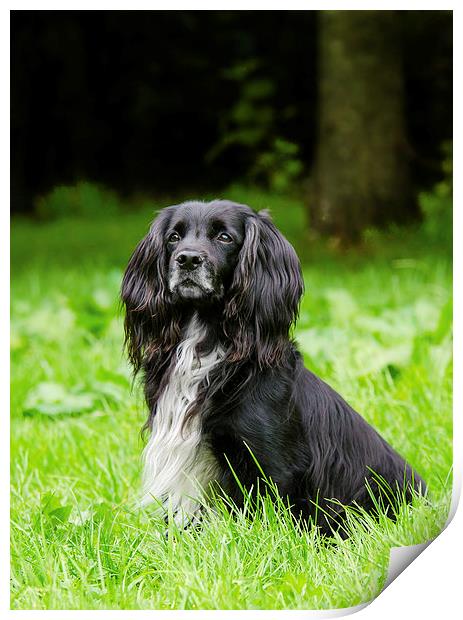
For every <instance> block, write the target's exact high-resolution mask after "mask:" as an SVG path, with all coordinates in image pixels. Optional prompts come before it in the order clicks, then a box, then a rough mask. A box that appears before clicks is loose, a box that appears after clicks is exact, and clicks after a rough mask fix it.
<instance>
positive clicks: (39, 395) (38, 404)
mask: <svg viewBox="0 0 463 620" xmlns="http://www.w3.org/2000/svg"><path fill="white" fill-rule="evenodd" d="M95 401H96V398H95V395H94V394H92V393H90V392H73V391H68V390H66V389H65V388H64V386H62V385H61V384H59V383H51V382H43V383H39V384H38V385H37V386H36V387H35V388H34V389H32V390H31V391H30V392H29V394H28V396H27V398H26V402H25V403H24V410H23V413H24V414H25V415H33V414H34V413H40V414H42V415H47V416H55V415H71V414H75V413H82V412H84V411H89V410H90V409H92V408H93V407H94V405H95Z"/></svg>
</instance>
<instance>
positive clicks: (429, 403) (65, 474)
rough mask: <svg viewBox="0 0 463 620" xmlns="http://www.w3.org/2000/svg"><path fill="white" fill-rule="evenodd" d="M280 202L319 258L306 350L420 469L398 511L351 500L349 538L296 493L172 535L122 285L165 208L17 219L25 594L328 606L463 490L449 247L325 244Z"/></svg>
mask: <svg viewBox="0 0 463 620" xmlns="http://www.w3.org/2000/svg"><path fill="white" fill-rule="evenodd" d="M227 195H228V196H230V197H235V198H237V199H238V200H243V201H249V203H250V204H251V205H252V206H255V207H259V208H260V207H264V206H270V208H271V211H272V212H273V214H274V219H275V221H276V223H277V224H278V226H279V227H280V228H281V230H282V231H283V232H284V233H285V234H286V235H287V236H288V238H290V240H291V241H292V242H293V243H294V245H295V247H296V249H297V251H298V252H299V254H300V256H301V257H302V258H303V261H304V277H305V282H306V293H305V296H304V299H303V302H302V306H301V315H300V320H299V322H298V325H297V328H296V330H295V336H296V339H297V340H298V342H299V345H300V348H301V350H302V351H303V353H304V357H305V361H306V364H307V365H308V366H309V367H310V368H311V369H312V370H313V371H314V372H316V373H317V374H319V375H321V376H322V378H323V379H325V380H326V381H327V382H328V383H330V384H331V385H332V386H333V387H334V388H335V389H337V390H338V391H340V392H341V393H342V394H343V396H344V397H345V398H346V400H348V401H349V402H350V403H351V404H352V405H353V406H354V408H356V409H357V410H358V411H359V412H360V413H361V414H362V415H363V416H364V417H365V418H366V419H367V420H368V421H369V422H370V423H372V424H373V425H374V426H375V427H376V428H377V429H378V430H379V431H380V432H381V434H382V435H383V436H384V437H385V438H386V439H387V440H388V441H389V442H390V443H391V444H392V445H393V446H394V447H395V448H396V449H397V450H398V451H399V452H400V453H401V454H403V455H404V456H405V457H406V459H407V460H408V461H409V462H410V463H411V464H412V465H413V466H414V467H416V469H417V470H418V471H419V472H420V473H421V474H422V476H423V477H424V478H425V480H426V481H427V483H428V485H429V489H430V496H429V498H428V499H427V500H424V499H417V500H416V501H415V503H414V505H413V506H412V507H403V508H402V509H401V511H400V513H399V514H398V518H397V522H395V523H393V522H391V521H389V520H387V519H381V521H380V522H379V523H376V522H373V521H371V519H368V518H367V517H366V516H365V515H360V516H359V517H358V518H354V517H352V519H351V520H350V522H349V529H350V531H351V536H350V537H349V538H348V539H347V540H341V539H337V540H336V539H335V540H334V541H333V540H331V541H327V540H323V539H320V538H319V537H318V536H317V535H316V533H315V532H314V531H308V532H301V531H298V530H297V529H295V527H294V526H293V524H292V523H291V521H290V520H288V518H287V514H286V511H285V510H284V507H282V506H280V507H276V508H274V507H273V506H272V505H271V504H270V503H269V502H268V501H267V499H266V498H262V502H261V505H260V507H259V514H258V516H257V517H254V518H252V517H251V516H250V515H247V514H241V515H238V516H235V517H234V518H232V517H231V516H230V515H229V514H228V513H227V511H226V510H224V509H223V507H222V506H221V505H218V506H217V510H215V511H214V512H211V513H210V514H208V515H207V516H206V518H205V521H204V523H203V526H202V528H201V529H200V530H193V529H191V530H188V531H185V532H177V531H175V530H174V529H171V531H170V534H169V536H168V537H166V536H165V535H164V529H165V528H164V525H163V524H162V523H161V522H159V521H157V520H155V519H153V518H151V517H150V515H149V513H148V512H143V511H138V510H137V509H136V508H135V507H134V500H135V499H136V496H137V490H138V485H139V476H140V458H139V456H140V452H141V449H142V441H141V439H140V435H139V430H140V428H141V426H142V424H143V422H144V419H145V411H144V404H143V399H142V396H141V392H140V389H139V387H138V386H137V385H135V386H134V387H133V389H132V388H131V375H130V369H129V368H128V366H127V363H126V361H125V359H124V356H123V352H122V321H121V316H120V312H119V309H118V299H117V296H118V288H119V285H120V280H121V276H122V272H123V269H124V266H125V263H126V261H127V259H128V257H129V255H130V252H131V251H132V249H133V248H134V246H135V244H136V242H137V241H138V240H139V239H140V238H141V236H142V235H143V234H144V233H145V231H146V230H147V226H148V222H149V220H150V219H151V217H152V210H148V209H147V208H146V206H145V207H140V208H139V209H138V210H136V211H133V212H130V213H120V214H113V215H111V216H110V217H108V216H107V217H104V218H103V217H99V218H95V219H90V218H78V217H76V218H74V219H58V220H56V221H51V222H36V221H32V220H26V219H13V222H12V337H11V345H12V390H11V404H12V425H11V484H12V487H11V488H12V491H11V492H12V495H11V517H12V529H11V544H12V546H11V554H12V555H11V557H12V568H11V606H12V608H14V609H32V608H33V609H150V608H163V609H201V608H202V609H252V608H255V609H284V608H286V609H323V608H335V607H346V606H351V605H356V604H359V603H360V602H363V601H367V600H369V599H371V598H372V597H374V596H375V594H376V593H377V592H378V591H379V590H380V589H381V586H382V583H383V581H384V578H385V575H386V572H387V563H388V557H389V549H390V547H391V546H397V545H408V544H415V543H419V542H422V541H424V540H426V539H429V538H430V537H434V536H436V535H437V534H438V533H439V531H440V530H441V528H442V525H443V523H444V522H445V519H446V516H447V512H448V507H449V501H450V492H451V465H452V418H451V406H452V391H451V390H452V359H451V355H452V348H451V321H452V305H451V263H450V257H449V253H448V251H446V250H445V248H439V247H438V246H433V245H432V244H430V243H427V242H426V241H425V239H424V237H423V235H422V233H420V232H419V231H411V230H406V231H400V230H398V231H395V233H390V234H388V235H385V234H384V235H377V234H374V233H370V234H369V235H368V236H367V239H366V241H365V243H364V244H363V245H362V247H361V248H357V249H356V250H351V251H349V252H341V251H340V250H338V249H336V248H332V249H327V248H326V247H324V246H322V245H321V244H320V243H316V242H314V241H312V240H311V239H310V237H309V236H308V235H307V234H306V233H305V232H304V230H305V226H304V213H303V210H302V207H301V205H300V204H299V202H298V201H297V200H294V201H286V200H284V199H280V198H275V197H270V196H266V195H263V194H259V193H256V192H254V191H251V190H247V191H245V190H243V189H240V188H232V189H231V190H230V193H228V194H227Z"/></svg>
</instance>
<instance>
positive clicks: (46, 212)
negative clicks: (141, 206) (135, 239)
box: [35, 181, 121, 219]
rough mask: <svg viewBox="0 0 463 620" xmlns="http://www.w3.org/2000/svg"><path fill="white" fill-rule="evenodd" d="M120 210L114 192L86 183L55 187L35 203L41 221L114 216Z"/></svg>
mask: <svg viewBox="0 0 463 620" xmlns="http://www.w3.org/2000/svg"><path fill="white" fill-rule="evenodd" d="M120 210H121V201H120V199H119V198H118V196H117V194H116V193H115V192H113V191H110V190H108V189H106V188H104V187H101V186H99V185H95V184H94V183H88V182H87V181H82V182H80V183H77V184H76V185H60V186H58V187H55V188H54V189H53V190H52V191H51V192H49V193H48V194H45V195H44V196H40V197H39V198H37V200H36V203H35V212H36V214H37V215H38V216H39V217H41V218H43V219H55V218H57V217H63V216H68V217H69V216H76V215H79V216H80V215H82V216H86V217H95V216H98V215H115V214H116V213H118V212H119V211H120Z"/></svg>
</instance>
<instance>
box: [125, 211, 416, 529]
mask: <svg viewBox="0 0 463 620" xmlns="http://www.w3.org/2000/svg"><path fill="white" fill-rule="evenodd" d="M303 291H304V282H303V278H302V273H301V266H300V262H299V259H298V257H297V255H296V252H295V251H294V249H293V247H292V246H291V245H290V243H289V242H288V241H287V240H286V239H285V238H284V237H283V235H282V234H281V233H280V232H279V231H278V229H277V228H276V227H275V226H274V224H273V223H272V221H271V219H270V217H269V215H268V214H267V213H266V212H262V211H260V212H258V213H256V212H254V211H253V210H252V209H251V208H250V207H248V206H247V205H243V204H238V203H234V202H230V201H227V200H214V201H212V202H199V201H188V202H183V203H181V204H178V205H173V206H169V207H167V208H165V209H163V210H162V211H161V212H160V214H159V215H158V217H157V218H156V219H155V221H154V222H153V224H152V225H151V228H150V230H149V232H148V234H147V235H146V236H145V237H144V239H142V241H141V242H140V243H139V244H138V246H137V247H136V249H135V251H134V253H133V254H132V256H131V258H130V260H129V263H128V266H127V268H126V271H125V274H124V277H123V281H122V287H121V299H122V303H123V306H124V307H125V344H126V348H127V352H128V357H129V359H130V361H131V363H132V365H133V368H134V372H135V374H137V373H138V372H141V373H142V377H143V383H144V391H145V397H146V403H147V406H148V410H149V416H148V419H147V422H146V424H145V427H144V430H145V431H148V432H149V439H148V442H147V444H146V447H145V450H144V454H143V459H144V472H143V492H142V498H141V503H142V505H147V504H149V503H150V502H155V503H156V504H157V506H158V507H161V509H162V510H165V511H166V513H168V514H170V515H171V516H173V518H174V519H175V520H176V522H177V523H179V524H186V523H189V522H190V521H191V520H194V519H195V518H197V517H198V514H199V513H200V510H201V506H202V505H203V502H204V501H205V498H206V497H207V490H208V489H211V488H214V487H215V488H217V489H220V490H221V492H223V493H225V494H226V496H227V497H228V498H229V500H231V501H232V505H235V506H236V507H238V508H240V507H242V506H243V503H244V501H245V496H246V493H247V492H249V493H250V494H251V495H250V496H252V493H253V490H254V491H255V489H257V488H260V489H262V487H263V485H264V486H267V487H268V486H269V481H271V486H272V487H273V488H274V489H275V488H276V489H277V491H278V494H279V496H280V497H282V498H285V501H286V502H287V505H288V506H290V509H291V513H292V515H294V517H295V519H296V520H297V521H298V522H303V523H314V524H315V525H316V526H317V527H319V528H320V531H321V533H324V534H330V533H332V532H333V531H334V530H335V529H337V530H338V531H339V528H340V527H342V523H343V521H344V519H345V516H346V506H353V507H355V506H358V507H361V508H365V509H366V510H368V511H369V512H375V510H376V511H377V510H378V507H379V506H381V507H383V508H384V509H385V510H386V511H388V510H389V514H390V515H391V516H392V515H393V513H394V505H396V503H397V502H399V501H401V500H400V498H402V500H403V498H405V500H406V501H407V502H409V501H411V499H412V497H413V495H414V494H415V493H416V492H417V493H422V494H424V493H425V491H426V486H425V483H424V481H423V480H422V479H421V478H420V476H419V475H418V474H417V473H416V472H415V471H414V470H413V469H412V468H411V467H410V465H408V464H407V463H406V462H405V461H404V459H403V458H402V457H401V456H400V455H399V454H398V453H397V452H395V451H394V449H393V448H392V447H391V446H390V445H389V444H388V443H387V442H386V441H385V440H384V439H383V438H382V437H381V436H380V435H379V434H378V433H377V432H376V431H375V430H374V429H373V428H372V427H371V426H370V425H369V424H368V423H367V422H366V421H365V420H364V419H363V418H362V417H361V416H360V415H359V414H358V413H357V412H356V411H354V410H353V409H352V407H350V406H349V405H348V404H347V403H346V402H345V400H343V398H342V397H341V396H340V395H339V394H337V393H336V392H335V391H334V390H333V389H332V388H331V387H329V386H328V385H327V384H326V383H324V382H323V381H322V380H321V379H320V378H318V377H317V376H316V375H315V374H313V373H312V372H310V371H309V370H307V369H306V368H305V367H304V364H303V360H302V357H301V354H300V353H299V351H298V349H297V346H296V344H295V342H294V341H293V340H292V339H291V337H290V329H291V327H292V326H293V324H294V323H295V321H296V318H297V315H298V309H299V302H300V299H301V296H302V294H303ZM263 481H264V482H263ZM259 485H260V487H259ZM385 486H386V487H387V489H386V490H385V488H384V487H385Z"/></svg>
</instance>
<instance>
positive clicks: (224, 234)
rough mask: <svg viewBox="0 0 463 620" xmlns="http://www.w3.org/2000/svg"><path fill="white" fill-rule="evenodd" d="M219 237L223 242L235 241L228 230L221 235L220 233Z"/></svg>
mask: <svg viewBox="0 0 463 620" xmlns="http://www.w3.org/2000/svg"><path fill="white" fill-rule="evenodd" d="M217 239H218V240H219V241H222V242H223V243H231V242H232V241H233V239H232V238H231V237H230V235H229V234H228V233H226V232H221V233H220V235H218V237H217Z"/></svg>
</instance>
